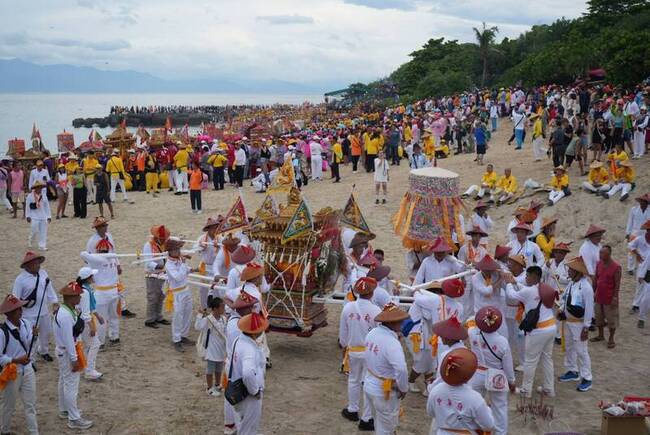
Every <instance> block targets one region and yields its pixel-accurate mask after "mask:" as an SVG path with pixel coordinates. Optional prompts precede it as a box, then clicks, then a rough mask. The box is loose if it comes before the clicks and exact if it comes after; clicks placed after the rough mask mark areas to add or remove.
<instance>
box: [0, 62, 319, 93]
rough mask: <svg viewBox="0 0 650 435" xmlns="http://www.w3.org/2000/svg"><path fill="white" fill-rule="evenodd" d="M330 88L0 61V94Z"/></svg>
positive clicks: (280, 91) (274, 91)
mask: <svg viewBox="0 0 650 435" xmlns="http://www.w3.org/2000/svg"><path fill="white" fill-rule="evenodd" d="M328 86H330V85H329V84H326V85H305V84H300V83H292V82H285V81H281V80H265V81H245V82H233V81H229V80H216V79H215V80H205V79H204V80H164V79H161V78H159V77H156V76H153V75H151V74H147V73H141V72H137V71H129V70H127V71H105V70H99V69H96V68H91V67H79V66H73V65H36V64H33V63H30V62H25V61H23V60H21V59H9V60H3V59H0V93H1V92H5V93H9V92H11V93H21V92H43V93H56V92H80V93H86V92H88V93H90V92H97V93H111V92H115V93H134V92H142V93H149V92H156V93H165V92H169V93H218V92H223V93H321V92H323V91H324V89H327V87H328Z"/></svg>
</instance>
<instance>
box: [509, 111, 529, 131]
mask: <svg viewBox="0 0 650 435" xmlns="http://www.w3.org/2000/svg"><path fill="white" fill-rule="evenodd" d="M525 118H526V114H525V113H519V112H512V125H513V127H514V129H515V130H523V129H524V128H525V127H526V119H525Z"/></svg>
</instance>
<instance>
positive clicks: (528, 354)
mask: <svg viewBox="0 0 650 435" xmlns="http://www.w3.org/2000/svg"><path fill="white" fill-rule="evenodd" d="M524 341H525V343H526V350H525V358H526V359H525V360H524V379H523V381H522V384H521V393H522V394H524V395H527V396H528V397H530V396H531V395H532V392H533V380H534V379H535V371H536V370H537V364H539V362H540V361H541V363H542V389H543V390H544V392H546V393H548V394H549V395H551V396H554V395H555V385H554V381H555V379H554V374H553V343H554V341H555V328H549V329H546V330H544V331H535V333H534V334H533V335H530V334H529V335H526V338H525V339H524Z"/></svg>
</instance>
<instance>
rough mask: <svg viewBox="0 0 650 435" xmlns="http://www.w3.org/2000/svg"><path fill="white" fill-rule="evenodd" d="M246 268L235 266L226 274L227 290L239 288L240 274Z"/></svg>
mask: <svg viewBox="0 0 650 435" xmlns="http://www.w3.org/2000/svg"><path fill="white" fill-rule="evenodd" d="M245 267H246V266H244V265H239V264H236V265H235V267H233V268H232V269H230V271H229V272H228V280H227V281H226V287H227V288H229V289H233V288H238V287H241V284H242V283H241V280H240V279H239V278H240V277H241V273H242V271H243V270H244V268H245Z"/></svg>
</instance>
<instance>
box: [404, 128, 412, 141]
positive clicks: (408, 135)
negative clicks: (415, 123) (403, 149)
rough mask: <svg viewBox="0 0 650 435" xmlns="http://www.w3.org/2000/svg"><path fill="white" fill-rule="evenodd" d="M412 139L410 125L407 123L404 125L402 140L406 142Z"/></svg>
mask: <svg viewBox="0 0 650 435" xmlns="http://www.w3.org/2000/svg"><path fill="white" fill-rule="evenodd" d="M412 139H413V132H412V131H411V127H409V126H408V125H407V126H406V127H404V140H405V141H406V142H411V140H412Z"/></svg>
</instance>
